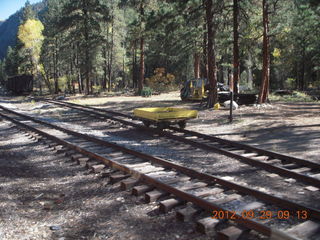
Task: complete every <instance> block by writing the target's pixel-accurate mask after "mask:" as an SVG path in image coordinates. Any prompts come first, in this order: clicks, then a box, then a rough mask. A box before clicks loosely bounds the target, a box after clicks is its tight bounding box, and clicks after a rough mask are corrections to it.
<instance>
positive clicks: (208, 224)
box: [196, 217, 221, 234]
mask: <svg viewBox="0 0 320 240" xmlns="http://www.w3.org/2000/svg"><path fill="white" fill-rule="evenodd" d="M220 222H221V221H220V220H218V219H213V218H212V217H206V218H202V219H200V220H198V221H197V222H196V229H197V231H198V232H200V233H203V234H208V233H210V232H212V231H213V230H214V229H215V227H216V226H217V224H218V223H220Z"/></svg>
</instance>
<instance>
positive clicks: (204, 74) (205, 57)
mask: <svg viewBox="0 0 320 240" xmlns="http://www.w3.org/2000/svg"><path fill="white" fill-rule="evenodd" d="M205 1H206V0H203V5H204V6H205ZM206 21H207V20H206V18H205V19H204V22H205V23H204V24H203V42H202V44H203V45H202V49H203V68H202V74H201V75H202V77H203V78H208V54H207V42H208V32H207V24H206Z"/></svg>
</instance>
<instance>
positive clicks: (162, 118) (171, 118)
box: [133, 107, 198, 129]
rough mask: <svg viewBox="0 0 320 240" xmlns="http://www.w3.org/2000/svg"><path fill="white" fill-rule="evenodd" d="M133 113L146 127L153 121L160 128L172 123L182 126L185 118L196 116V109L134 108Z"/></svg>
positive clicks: (184, 123)
mask: <svg viewBox="0 0 320 240" xmlns="http://www.w3.org/2000/svg"><path fill="white" fill-rule="evenodd" d="M133 115H134V117H135V118H137V119H140V120H142V121H143V123H144V124H145V125H146V126H147V127H149V125H150V124H151V123H153V124H155V125H157V127H158V128H161V129H163V128H165V127H168V126H169V125H172V124H179V126H180V128H184V127H185V125H186V120H187V119H191V118H197V117H198V111H197V110H188V109H184V108H172V107H159V108H136V109H134V111H133Z"/></svg>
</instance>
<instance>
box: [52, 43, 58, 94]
mask: <svg viewBox="0 0 320 240" xmlns="http://www.w3.org/2000/svg"><path fill="white" fill-rule="evenodd" d="M57 45H58V40H57V38H55V39H54V51H53V79H54V93H55V94H57V93H58V92H59V83H58V81H59V80H58V51H57V49H58V46H57Z"/></svg>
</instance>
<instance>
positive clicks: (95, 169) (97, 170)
mask: <svg viewBox="0 0 320 240" xmlns="http://www.w3.org/2000/svg"><path fill="white" fill-rule="evenodd" d="M105 167H106V165H105V164H98V165H93V166H91V170H92V171H93V172H94V173H100V172H101V171H102V170H103V169H104V168H105Z"/></svg>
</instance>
